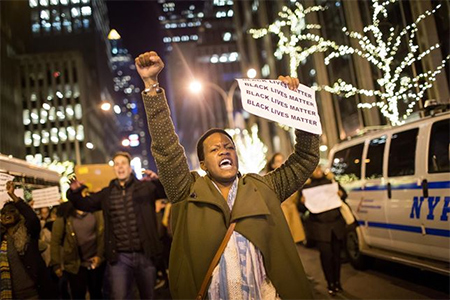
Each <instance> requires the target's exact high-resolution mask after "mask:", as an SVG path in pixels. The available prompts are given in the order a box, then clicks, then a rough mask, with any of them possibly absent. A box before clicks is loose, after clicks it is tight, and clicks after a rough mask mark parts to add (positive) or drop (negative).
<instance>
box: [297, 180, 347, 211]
mask: <svg viewBox="0 0 450 300" xmlns="http://www.w3.org/2000/svg"><path fill="white" fill-rule="evenodd" d="M338 191H339V186H338V184H337V182H334V183H330V184H324V185H319V186H316V187H312V188H307V189H304V190H302V194H303V196H304V197H305V206H306V208H307V209H308V210H309V211H310V212H312V213H313V214H318V213H321V212H324V211H328V210H330V209H333V208H338V207H340V206H341V205H342V201H341V198H340V197H339V195H338Z"/></svg>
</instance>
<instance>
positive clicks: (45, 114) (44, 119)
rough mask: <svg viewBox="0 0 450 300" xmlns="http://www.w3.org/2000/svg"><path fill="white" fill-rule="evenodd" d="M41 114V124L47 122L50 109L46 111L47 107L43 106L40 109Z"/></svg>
mask: <svg viewBox="0 0 450 300" xmlns="http://www.w3.org/2000/svg"><path fill="white" fill-rule="evenodd" d="M40 114H41V122H40V123H41V124H45V122H47V117H48V111H46V110H45V109H43V108H41V111H40Z"/></svg>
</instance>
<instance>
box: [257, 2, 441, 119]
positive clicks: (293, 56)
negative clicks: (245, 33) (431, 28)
mask: <svg viewBox="0 0 450 300" xmlns="http://www.w3.org/2000/svg"><path fill="white" fill-rule="evenodd" d="M395 2H398V1H397V0H387V1H384V2H381V3H380V2H379V0H372V7H373V11H374V13H373V15H372V24H370V25H368V26H365V27H364V28H363V32H362V33H360V32H353V31H349V30H348V29H347V28H346V27H343V28H342V32H343V33H344V34H345V35H347V36H348V37H349V38H351V39H353V40H356V41H357V43H358V45H359V47H358V48H355V47H352V46H349V45H339V44H337V43H336V42H334V41H332V40H326V39H324V38H322V37H321V36H319V35H317V34H314V33H306V31H307V30H308V29H320V25H319V24H306V21H305V16H306V15H307V13H310V12H313V11H314V12H315V11H323V10H325V9H326V7H322V6H314V7H311V8H307V9H304V8H303V6H302V5H301V4H299V3H296V7H297V8H296V9H295V10H294V11H292V10H291V9H289V8H287V7H283V11H282V12H280V13H279V16H280V19H279V20H276V21H275V22H274V23H273V24H271V25H269V27H268V28H262V29H251V30H250V34H252V36H253V37H254V38H260V37H262V36H264V35H266V34H268V33H273V34H276V35H278V37H279V41H278V45H277V46H278V48H277V49H276V51H275V53H274V54H275V56H276V57H281V56H282V55H288V56H289V58H290V73H291V76H297V68H298V66H299V64H300V62H301V61H302V60H304V59H306V58H307V57H308V56H309V55H311V54H313V53H315V52H325V51H328V50H329V51H330V52H329V53H328V55H327V56H326V57H325V59H324V62H325V64H326V65H328V64H330V62H331V61H332V60H333V59H335V58H339V57H343V56H348V55H357V56H359V57H361V58H362V59H365V60H366V61H368V62H369V63H370V64H371V65H373V66H374V67H375V68H376V69H378V70H379V71H380V72H379V74H381V75H380V78H378V79H377V83H378V86H377V87H375V88H374V89H373V90H367V89H363V88H359V87H356V86H354V85H353V84H351V83H347V82H345V81H344V80H342V79H338V80H337V81H336V82H334V83H333V84H331V85H322V86H313V88H314V89H315V90H317V91H321V90H324V91H327V92H330V93H333V94H336V95H339V96H341V97H344V98H349V97H352V96H355V95H364V96H368V97H375V98H376V99H378V100H377V101H376V102H373V103H360V104H358V108H364V109H371V108H378V109H380V111H381V113H382V114H383V115H384V116H385V117H386V118H388V119H389V121H390V122H391V124H392V125H400V124H403V123H404V122H405V120H406V119H407V118H408V116H409V115H411V113H413V111H414V110H413V108H414V106H415V105H416V104H417V102H418V101H420V100H421V99H423V98H424V96H425V93H426V91H427V90H429V89H430V88H432V87H433V84H434V82H435V81H436V77H437V75H438V74H439V73H441V72H442V70H443V69H444V67H445V65H446V64H447V62H448V60H449V59H450V55H447V56H446V57H445V58H444V59H443V60H442V62H441V64H440V65H439V66H438V67H436V69H435V70H429V71H424V72H423V73H420V74H415V75H409V74H408V72H407V68H410V67H411V66H413V64H415V63H417V62H419V61H421V60H422V59H424V58H425V57H427V56H428V55H430V54H431V53H432V51H435V50H437V49H439V47H440V46H439V44H435V45H432V46H431V47H430V48H429V49H427V50H425V51H423V52H419V46H418V45H417V44H415V36H416V34H417V31H418V28H417V27H418V24H419V23H420V22H421V21H423V20H424V19H425V18H427V17H429V16H431V15H433V14H434V13H435V12H436V11H437V10H438V9H439V8H440V7H441V5H437V6H436V8H434V9H433V10H430V11H426V12H424V13H423V14H421V15H420V16H418V17H417V19H416V20H415V21H414V22H413V23H412V24H409V25H407V26H406V27H405V28H403V29H402V30H401V31H400V32H397V31H396V30H395V28H394V27H392V28H390V29H389V30H388V33H387V34H386V35H385V34H383V32H382V31H381V29H380V27H379V26H380V20H381V19H382V18H388V10H387V6H388V5H390V4H391V3H395ZM284 26H289V28H288V29H289V32H290V34H291V35H290V36H289V37H286V36H285V35H284V33H283V31H282V27H284ZM370 37H372V38H370ZM405 39H406V40H407V43H408V52H407V53H406V54H404V56H403V57H402V59H401V60H400V61H396V60H395V57H396V56H399V50H400V46H401V45H402V42H404V40H405ZM307 41H308V42H312V43H313V45H312V46H309V47H307V48H302V47H301V46H300V45H299V44H300V42H307ZM402 55H403V54H402ZM399 101H402V102H406V103H407V102H409V104H408V106H407V109H406V110H405V111H402V112H399V107H398V104H399Z"/></svg>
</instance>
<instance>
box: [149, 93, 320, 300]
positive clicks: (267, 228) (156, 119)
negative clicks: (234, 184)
mask: <svg viewBox="0 0 450 300" xmlns="http://www.w3.org/2000/svg"><path fill="white" fill-rule="evenodd" d="M143 99H144V105H145V109H146V112H147V120H148V124H149V129H150V134H151V136H152V153H153V156H154V158H155V160H156V164H157V166H158V172H159V176H160V180H161V182H162V184H163V186H164V189H165V190H166V194H167V196H168V198H169V200H170V201H171V202H172V203H173V205H172V229H173V235H174V237H173V243H172V248H171V254H170V262H169V270H170V271H169V275H170V278H169V279H170V288H171V293H172V297H173V298H174V299H194V298H195V297H196V295H197V292H198V291H199V289H200V286H201V283H202V281H203V278H204V276H205V273H206V271H207V269H208V267H209V264H210V262H211V260H212V258H213V256H214V254H215V253H216V251H217V249H218V248H219V245H220V243H221V241H222V239H223V237H224V236H225V233H226V231H227V228H228V225H229V224H230V222H231V221H236V228H235V231H237V232H239V233H241V234H242V235H243V236H245V237H246V238H247V239H248V240H249V241H251V242H252V243H253V244H254V245H255V246H256V247H257V248H258V249H259V250H260V251H261V253H262V256H263V259H264V267H265V270H266V273H267V276H268V277H269V279H270V280H271V281H272V283H273V285H274V286H275V288H276V290H277V292H278V294H279V295H280V297H281V298H282V299H309V298H312V294H311V290H310V287H309V283H308V280H307V279H306V276H305V272H304V270H303V266H302V263H301V261H300V258H299V255H298V252H297V249H296V247H295V244H294V242H293V239H292V236H291V233H290V231H289V228H288V226H287V224H286V220H285V218H284V215H283V212H282V210H281V207H280V205H281V202H282V201H283V200H285V199H286V198H288V197H289V196H290V195H291V194H293V193H294V192H295V191H296V190H298V189H299V188H300V187H301V186H302V185H303V183H304V182H305V181H306V179H307V178H308V177H309V176H310V174H311V173H312V171H313V170H314V168H315V167H316V165H317V163H318V160H319V150H318V146H319V138H318V136H317V135H313V134H309V133H306V132H302V131H298V130H297V131H296V135H297V143H296V145H295V152H294V153H293V154H292V155H291V156H289V158H288V159H287V161H286V163H285V164H284V165H283V166H281V167H280V168H279V169H277V170H275V171H273V172H270V173H268V174H266V175H265V176H260V175H257V174H248V175H244V176H243V177H241V178H240V180H239V183H238V190H237V195H236V200H235V203H234V206H233V210H232V211H231V212H230V210H229V208H228V205H227V204H226V201H225V199H224V198H223V197H222V195H221V194H220V192H219V191H218V190H217V188H216V187H215V186H214V185H213V183H212V181H211V179H210V178H209V177H207V176H206V177H201V176H199V174H198V173H196V172H192V173H191V172H190V171H189V168H188V164H187V160H186V156H185V154H184V149H183V147H182V146H181V145H180V144H179V141H178V137H177V135H176V134H175V130H174V127H173V124H172V123H171V120H170V113H169V108H168V106H167V103H166V99H165V94H164V92H162V93H161V94H158V95H157V96H153V97H150V96H148V95H146V94H145V93H144V94H143Z"/></svg>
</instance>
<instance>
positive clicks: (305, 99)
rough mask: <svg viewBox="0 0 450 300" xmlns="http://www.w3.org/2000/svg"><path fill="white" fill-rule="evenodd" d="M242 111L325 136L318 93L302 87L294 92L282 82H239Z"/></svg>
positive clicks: (253, 80) (249, 80)
mask: <svg viewBox="0 0 450 300" xmlns="http://www.w3.org/2000/svg"><path fill="white" fill-rule="evenodd" d="M236 80H237V81H238V83H239V88H240V89H241V99H242V107H243V108H244V109H245V110H246V111H248V112H249V113H252V114H254V115H257V116H259V117H262V118H265V119H269V120H272V121H275V122H278V123H281V124H283V125H287V126H289V127H294V128H297V129H300V130H303V131H307V132H310V133H314V134H322V125H321V123H320V118H319V114H318V112H317V111H318V110H317V104H316V96H315V91H314V90H313V89H311V88H309V87H307V86H305V85H299V87H298V89H297V90H296V91H291V90H290V89H288V88H287V85H286V84H284V83H283V82H281V81H280V80H270V79H236Z"/></svg>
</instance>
